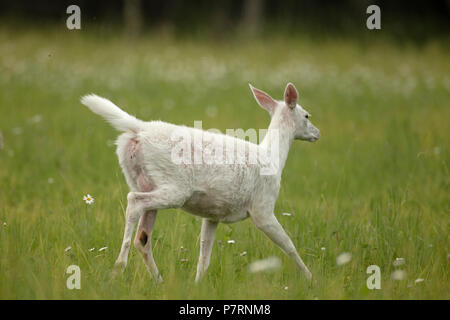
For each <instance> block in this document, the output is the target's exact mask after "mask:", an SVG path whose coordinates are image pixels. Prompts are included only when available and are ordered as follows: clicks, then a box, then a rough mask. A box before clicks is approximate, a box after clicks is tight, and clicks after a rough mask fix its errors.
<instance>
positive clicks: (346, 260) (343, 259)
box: [336, 252, 352, 266]
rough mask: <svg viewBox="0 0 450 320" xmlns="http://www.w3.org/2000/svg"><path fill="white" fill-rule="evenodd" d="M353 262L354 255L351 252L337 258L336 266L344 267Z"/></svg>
mask: <svg viewBox="0 0 450 320" xmlns="http://www.w3.org/2000/svg"><path fill="white" fill-rule="evenodd" d="M351 260H352V254H351V253H350V252H343V253H341V254H340V255H339V256H338V257H337V258H336V264H337V265H338V266H342V265H344V264H346V263H349V262H350V261H351Z"/></svg>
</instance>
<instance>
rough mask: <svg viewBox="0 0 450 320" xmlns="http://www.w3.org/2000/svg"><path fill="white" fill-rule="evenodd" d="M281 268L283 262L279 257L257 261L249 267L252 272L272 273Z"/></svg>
mask: <svg viewBox="0 0 450 320" xmlns="http://www.w3.org/2000/svg"><path fill="white" fill-rule="evenodd" d="M280 267H281V260H280V258H277V257H269V258H266V259H262V260H257V261H254V262H252V263H251V264H250V265H249V267H248V268H249V270H250V272H253V273H254V272H261V271H265V272H271V271H275V270H276V269H278V268H280Z"/></svg>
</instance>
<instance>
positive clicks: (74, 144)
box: [0, 28, 450, 299]
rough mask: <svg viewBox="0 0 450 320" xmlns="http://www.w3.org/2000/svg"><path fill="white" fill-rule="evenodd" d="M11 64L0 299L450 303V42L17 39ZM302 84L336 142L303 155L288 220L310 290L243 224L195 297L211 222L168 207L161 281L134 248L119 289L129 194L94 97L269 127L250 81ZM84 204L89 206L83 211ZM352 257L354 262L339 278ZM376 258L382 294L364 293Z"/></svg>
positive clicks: (290, 166)
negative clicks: (205, 227)
mask: <svg viewBox="0 0 450 320" xmlns="http://www.w3.org/2000/svg"><path fill="white" fill-rule="evenodd" d="M0 70H1V72H0V92H1V94H0V131H1V132H2V134H3V138H4V139H3V140H4V147H3V150H1V151H0V190H1V191H0V222H1V224H2V225H0V298H2V299H77V298H81V299H197V298H203V299H314V298H318V299H422V298H424V299H439V298H441V299H442V298H444V299H448V298H450V286H449V262H448V254H449V253H450V248H449V244H450V242H449V232H448V230H449V212H450V203H449V199H450V180H449V172H448V170H449V168H448V161H449V147H450V139H449V132H450V126H449V121H448V119H450V77H449V74H450V59H449V48H448V46H446V45H445V44H444V43H443V42H439V41H436V42H429V43H428V44H426V45H423V46H421V47H414V46H411V47H409V46H402V47H399V46H396V45H394V44H392V43H391V42H385V41H382V40H376V41H374V42H373V43H371V44H367V43H366V44H364V45H361V44H359V43H357V42H354V41H351V40H343V39H341V40H336V41H334V40H326V41H323V42H319V41H311V40H308V39H304V38H294V39H284V38H279V39H270V40H265V41H263V40H258V41H250V42H243V41H226V42H218V43H213V42H209V41H201V40H195V41H186V40H181V39H178V40H174V39H166V38H158V37H156V36H151V35H148V36H146V37H143V38H140V39H137V40H136V41H123V40H122V39H115V38H112V37H107V38H101V37H99V36H96V35H92V34H89V33H88V32H68V31H62V32H58V31H51V30H42V31H27V30H22V31H20V32H13V31H12V30H11V29H6V28H3V29H0ZM288 81H292V82H293V83H295V85H296V86H297V88H298V89H299V91H300V104H301V105H302V106H303V107H304V108H306V109H307V110H308V111H309V112H310V113H311V114H312V116H313V117H312V121H313V123H314V124H315V125H316V126H317V127H318V128H320V129H321V133H322V138H321V140H320V141H318V142H317V143H314V144H310V143H305V142H295V143H294V144H293V145H292V148H291V151H290V154H289V158H288V161H287V164H286V167H285V171H284V175H283V180H282V187H281V192H280V197H279V199H278V202H277V205H276V215H277V217H278V219H279V220H280V222H281V223H282V225H283V226H284V227H285V229H286V231H287V232H288V233H289V235H290V236H291V237H292V239H293V241H294V243H295V245H296V246H297V248H298V250H299V252H300V255H301V256H302V257H303V258H304V260H305V263H306V264H307V265H308V266H309V267H310V269H311V271H312V273H313V275H314V281H313V283H312V284H311V285H310V284H308V283H307V282H306V281H305V279H304V277H302V275H301V274H300V273H299V272H298V270H297V269H296V267H295V265H294V264H293V262H291V261H290V260H289V259H288V258H287V257H285V256H284V255H283V253H282V252H281V251H280V250H279V249H278V248H277V247H275V245H274V244H272V243H271V242H270V241H269V240H268V239H266V238H265V236H264V235H263V234H262V233H260V232H259V231H258V230H257V229H256V228H255V227H254V226H253V225H252V224H251V222H250V221H244V222H241V223H237V224H233V225H221V226H219V228H218V232H217V236H216V243H215V245H214V248H213V254H212V260H211V266H210V268H209V270H208V274H207V276H206V278H205V280H204V281H203V282H202V283H200V284H199V285H198V286H196V285H194V276H195V267H196V259H197V257H198V250H199V233H200V219H199V218H197V217H194V216H192V215H188V214H186V213H184V212H181V211H179V210H162V211H160V212H159V215H158V218H157V221H156V227H155V231H154V233H153V236H152V240H153V248H154V249H153V252H154V256H155V260H156V262H157V264H158V267H159V269H160V270H161V272H162V275H163V277H164V280H165V281H164V283H163V284H161V285H155V284H154V283H153V282H152V280H151V277H150V275H149V274H148V273H147V271H146V269H145V267H144V264H143V262H142V261H141V258H140V256H139V255H138V254H137V252H136V251H135V250H131V253H130V259H129V265H128V267H127V269H126V271H125V273H124V274H123V276H121V277H118V278H116V279H112V278H111V277H110V271H111V269H112V266H113V263H114V260H115V258H116V256H117V254H118V252H119V248H120V243H121V240H122V232H123V228H124V208H125V207H126V194H127V192H128V189H127V186H126V183H125V181H124V178H123V176H122V174H121V172H120V168H119V166H118V163H117V159H116V156H115V153H114V146H113V143H112V142H113V141H114V139H115V137H116V136H117V133H116V132H115V131H114V130H113V129H112V128H111V127H110V126H108V125H107V124H105V123H104V122H103V121H102V120H101V119H100V118H99V117H98V116H96V115H94V114H92V113H90V112H89V111H88V110H87V109H86V108H84V107H83V106H81V104H80V103H79V98H80V96H81V95H83V94H86V93H90V92H95V93H97V94H99V95H103V96H105V97H108V98H110V99H111V100H113V101H114V102H116V103H117V104H118V105H120V106H123V107H124V108H125V109H126V110H127V111H128V112H130V113H132V114H135V115H137V116H138V117H139V118H142V119H162V120H164V121H168V122H173V123H176V124H185V125H190V126H192V125H193V122H194V120H202V121H203V128H205V129H207V128H213V127H214V128H218V129H220V130H222V131H223V132H225V129H226V128H244V129H248V128H257V129H258V128H265V127H267V125H268V122H269V117H268V115H267V114H266V113H265V111H264V110H262V109H260V108H259V107H258V106H257V104H256V102H254V100H253V97H252V95H251V93H250V91H249V88H248V85H247V83H249V82H250V83H252V84H253V85H254V86H256V87H258V88H261V89H263V90H266V91H267V92H269V93H271V94H272V95H273V96H274V97H277V98H281V95H282V93H283V88H284V86H285V84H286V83H287V82H288ZM87 193H89V194H91V195H92V196H93V197H94V198H95V203H94V204H93V205H91V206H89V205H87V204H85V203H84V202H83V201H82V197H83V195H84V194H87ZM282 212H290V213H292V216H284V215H281V213H282ZM230 239H233V240H235V243H234V244H229V243H227V240H230ZM69 246H71V247H72V249H71V250H68V251H67V252H66V251H65V248H67V247H69ZM104 246H107V247H108V249H107V250H105V251H102V252H99V251H98V249H99V248H100V247H104ZM181 247H183V248H181ZM90 248H95V250H93V251H89V249H90ZM243 251H246V252H247V254H246V255H243V256H241V253H242V252H243ZM342 252H350V253H351V254H352V260H351V261H350V262H349V263H348V264H345V265H342V266H338V265H337V264H336V257H337V256H338V255H339V254H341V253H342ZM268 256H278V257H280V258H281V259H282V267H281V269H279V270H278V271H277V272H273V273H267V274H266V273H257V274H251V273H249V272H248V265H249V263H250V262H252V261H254V260H256V259H260V258H265V257H268ZM397 257H401V258H404V259H405V264H404V265H403V266H401V267H399V268H400V269H402V270H404V271H406V278H405V279H404V280H393V279H391V273H392V272H393V271H394V270H396V269H398V268H396V267H394V266H393V264H392V263H393V261H394V260H395V259H396V258H397ZM182 259H187V261H185V262H182ZM72 264H75V265H78V266H80V268H81V272H82V280H81V286H82V287H81V290H68V289H67V287H66V279H67V277H68V275H67V274H66V268H67V267H68V266H69V265H72ZM373 264H375V265H378V266H379V267H380V268H381V277H382V278H381V289H380V290H369V289H368V288H367V286H366V279H367V277H368V276H369V275H367V274H366V268H367V267H368V266H369V265H373ZM418 278H422V279H424V281H423V282H420V283H415V280H416V279H418ZM285 287H287V288H285Z"/></svg>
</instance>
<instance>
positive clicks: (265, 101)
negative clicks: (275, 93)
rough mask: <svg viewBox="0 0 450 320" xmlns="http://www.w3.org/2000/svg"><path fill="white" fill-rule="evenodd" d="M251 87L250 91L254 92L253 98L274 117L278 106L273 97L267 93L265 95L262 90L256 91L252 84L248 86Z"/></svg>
mask: <svg viewBox="0 0 450 320" xmlns="http://www.w3.org/2000/svg"><path fill="white" fill-rule="evenodd" d="M248 85H249V86H250V89H251V90H252V92H253V96H254V97H255V99H256V102H258V104H259V105H260V106H261V107H262V108H263V109H265V110H267V111H268V112H269V113H270V115H273V113H274V112H275V108H276V106H277V102H276V101H275V100H273V99H272V97H271V96H269V95H268V94H267V93H265V92H264V91H262V90H259V89H256V88H255V87H253V86H252V85H251V84H250V83H249V84H248Z"/></svg>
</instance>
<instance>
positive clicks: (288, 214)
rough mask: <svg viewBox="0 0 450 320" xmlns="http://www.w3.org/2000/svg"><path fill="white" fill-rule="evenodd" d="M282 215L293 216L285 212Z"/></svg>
mask: <svg viewBox="0 0 450 320" xmlns="http://www.w3.org/2000/svg"><path fill="white" fill-rule="evenodd" d="M282 215H283V216H287V217H289V216H292V214H290V213H289V212H283V213H282Z"/></svg>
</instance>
